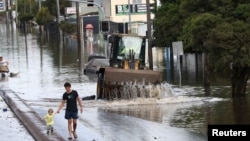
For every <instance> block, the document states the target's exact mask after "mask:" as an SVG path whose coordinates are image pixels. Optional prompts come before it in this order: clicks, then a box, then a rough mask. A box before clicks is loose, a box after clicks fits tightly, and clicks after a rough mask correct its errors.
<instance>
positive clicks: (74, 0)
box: [68, 0, 105, 20]
mask: <svg viewBox="0 0 250 141" xmlns="http://www.w3.org/2000/svg"><path fill="white" fill-rule="evenodd" d="M68 1H72V2H79V3H86V4H93V5H95V6H97V7H98V8H99V9H100V10H101V11H102V15H103V17H102V20H104V19H105V12H104V9H103V7H102V6H101V5H99V4H97V3H95V2H87V1H81V0H68Z"/></svg>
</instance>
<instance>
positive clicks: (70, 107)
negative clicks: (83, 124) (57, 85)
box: [57, 82, 83, 140]
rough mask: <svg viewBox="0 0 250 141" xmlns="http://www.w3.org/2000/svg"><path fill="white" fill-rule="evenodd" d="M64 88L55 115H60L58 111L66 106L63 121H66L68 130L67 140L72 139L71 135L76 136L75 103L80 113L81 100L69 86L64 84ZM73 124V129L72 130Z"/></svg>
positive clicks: (81, 109)
mask: <svg viewBox="0 0 250 141" xmlns="http://www.w3.org/2000/svg"><path fill="white" fill-rule="evenodd" d="M64 87H65V89H66V92H65V93H64V94H63V98H62V102H61V104H60V105H59V108H58V110H57V113H60V110H61V109H62V108H63V107H64V104H65V103H67V104H66V111H65V119H67V120H68V130H69V138H68V139H69V140H71V139H72V135H73V136H74V138H77V134H76V127H77V119H78V108H77V102H78V104H79V106H80V111H81V113H82V111H83V108H82V100H81V98H80V96H79V95H78V93H77V91H76V90H72V89H71V84H70V83H68V82H66V83H65V84H64ZM72 124H73V129H72Z"/></svg>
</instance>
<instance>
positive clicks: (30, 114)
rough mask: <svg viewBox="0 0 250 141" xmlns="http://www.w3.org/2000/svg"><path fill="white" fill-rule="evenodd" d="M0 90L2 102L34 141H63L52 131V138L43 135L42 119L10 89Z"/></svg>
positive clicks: (44, 127)
mask: <svg viewBox="0 0 250 141" xmlns="http://www.w3.org/2000/svg"><path fill="white" fill-rule="evenodd" d="M0 89H1V90H0V95H1V96H2V98H3V100H4V101H5V102H6V104H7V105H8V106H9V107H10V109H11V110H12V112H13V113H14V114H15V115H16V117H17V118H18V119H19V121H20V122H21V123H22V124H23V125H24V127H25V128H26V129H27V130H28V132H29V133H30V134H31V136H32V137H33V138H34V139H35V140H36V141H64V140H65V139H64V138H63V137H62V136H60V135H59V134H58V133H57V132H56V131H54V133H53V136H48V135H47V134H46V133H45V129H46V126H45V124H44V122H43V121H42V119H41V118H40V117H39V116H38V114H37V113H36V112H35V111H34V110H33V109H32V108H31V107H30V106H29V105H27V104H26V103H25V101H24V100H23V99H21V98H20V97H19V96H18V95H17V94H15V92H14V91H12V90H10V89H7V90H6V89H2V88H0Z"/></svg>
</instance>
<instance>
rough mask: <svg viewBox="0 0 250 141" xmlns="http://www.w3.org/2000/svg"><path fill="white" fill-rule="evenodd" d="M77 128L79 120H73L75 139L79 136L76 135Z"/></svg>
mask: <svg viewBox="0 0 250 141" xmlns="http://www.w3.org/2000/svg"><path fill="white" fill-rule="evenodd" d="M76 127H77V119H73V129H74V130H73V131H74V132H73V135H74V137H75V138H77V134H76Z"/></svg>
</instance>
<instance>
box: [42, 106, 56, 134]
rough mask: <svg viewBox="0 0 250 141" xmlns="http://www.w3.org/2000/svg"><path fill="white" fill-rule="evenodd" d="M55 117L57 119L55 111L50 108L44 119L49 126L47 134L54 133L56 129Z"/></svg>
mask: <svg viewBox="0 0 250 141" xmlns="http://www.w3.org/2000/svg"><path fill="white" fill-rule="evenodd" d="M54 117H55V113H54V111H53V109H52V108H49V110H48V113H47V114H46V115H45V117H44V119H45V121H46V126H47V134H49V133H53V131H54V128H53V124H54Z"/></svg>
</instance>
